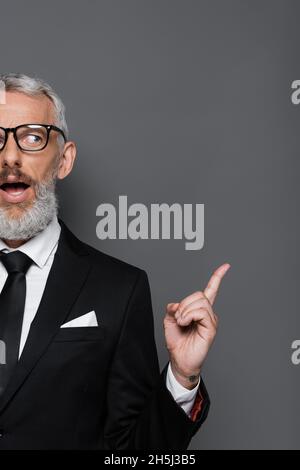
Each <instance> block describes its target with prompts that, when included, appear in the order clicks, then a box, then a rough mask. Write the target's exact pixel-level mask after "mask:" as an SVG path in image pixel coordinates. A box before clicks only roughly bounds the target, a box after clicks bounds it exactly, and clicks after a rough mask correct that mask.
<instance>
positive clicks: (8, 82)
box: [0, 73, 69, 139]
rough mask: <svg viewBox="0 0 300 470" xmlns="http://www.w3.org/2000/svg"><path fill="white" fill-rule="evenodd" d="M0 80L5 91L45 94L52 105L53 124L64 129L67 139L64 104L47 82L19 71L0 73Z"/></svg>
mask: <svg viewBox="0 0 300 470" xmlns="http://www.w3.org/2000/svg"><path fill="white" fill-rule="evenodd" d="M1 82H2V84H4V86H5V91H19V92H20V93H24V94H25V95H29V96H40V95H45V96H47V97H48V98H49V99H50V100H51V101H52V103H53V106H54V111H55V115H56V116H55V119H56V122H55V125H57V126H58V127H60V128H61V129H62V130H63V131H64V133H65V136H66V139H68V135H69V131H68V126H67V122H66V116H65V110H66V108H65V105H64V103H63V102H62V100H61V98H60V97H59V96H58V95H57V93H56V92H55V91H54V90H53V88H52V87H51V86H50V85H49V84H48V83H47V82H45V81H44V80H42V79H41V78H37V77H29V76H27V75H24V74H21V73H7V74H0V83H1Z"/></svg>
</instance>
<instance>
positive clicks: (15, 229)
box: [0, 178, 58, 240]
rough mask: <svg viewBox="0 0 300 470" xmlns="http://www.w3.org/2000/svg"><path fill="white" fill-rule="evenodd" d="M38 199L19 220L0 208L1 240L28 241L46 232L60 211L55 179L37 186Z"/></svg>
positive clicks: (25, 210)
mask: <svg viewBox="0 0 300 470" xmlns="http://www.w3.org/2000/svg"><path fill="white" fill-rule="evenodd" d="M35 193H36V198H35V200H34V202H33V204H32V206H31V207H29V208H26V209H24V212H23V214H22V215H21V216H20V217H18V218H12V217H10V216H9V215H8V214H7V211H6V209H5V208H3V207H1V208H0V238H3V239H6V240H28V239H30V238H32V237H35V235H37V234H38V233H39V232H41V231H42V230H44V229H45V228H46V227H47V225H48V224H49V223H50V222H51V220H52V219H53V217H54V216H55V215H56V214H57V211H58V199H57V195H56V192H55V179H54V178H53V179H52V181H50V182H49V181H48V182H46V183H37V184H36V185H35Z"/></svg>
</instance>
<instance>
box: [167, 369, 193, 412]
mask: <svg viewBox="0 0 300 470" xmlns="http://www.w3.org/2000/svg"><path fill="white" fill-rule="evenodd" d="M200 380H201V378H200V377H199V380H198V383H197V385H196V386H195V387H194V388H192V390H189V389H188V388H185V387H183V386H182V385H181V384H180V383H179V382H178V381H177V380H176V378H175V376H174V374H173V371H172V368H171V364H170V362H169V365H168V371H167V376H166V386H167V389H168V390H169V392H170V393H171V395H172V396H173V398H174V400H175V401H176V403H177V404H178V405H179V406H181V408H182V409H183V410H184V411H185V413H186V414H187V415H188V416H190V412H191V410H192V408H193V404H194V401H195V398H196V395H197V391H198V388H199V385H200Z"/></svg>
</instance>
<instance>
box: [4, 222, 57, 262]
mask: <svg viewBox="0 0 300 470" xmlns="http://www.w3.org/2000/svg"><path fill="white" fill-rule="evenodd" d="M60 232H61V227H60V224H59V222H58V219H57V216H56V215H55V216H54V218H53V219H52V220H51V222H50V223H49V224H48V225H47V227H46V228H45V229H44V230H43V231H42V232H40V233H38V234H37V235H36V236H35V237H33V238H31V239H30V240H28V242H26V243H24V244H23V245H21V246H20V247H19V248H15V249H14V248H10V247H9V246H7V245H6V243H4V241H3V240H1V239H0V251H2V250H8V251H15V250H19V251H22V252H23V253H25V254H26V255H28V256H29V257H30V258H31V259H32V260H33V261H34V263H36V264H37V265H38V266H39V267H40V268H42V267H43V266H45V264H46V262H47V260H48V258H49V256H50V255H51V253H52V251H53V249H54V248H55V246H56V245H57V243H58V240H59V236H60Z"/></svg>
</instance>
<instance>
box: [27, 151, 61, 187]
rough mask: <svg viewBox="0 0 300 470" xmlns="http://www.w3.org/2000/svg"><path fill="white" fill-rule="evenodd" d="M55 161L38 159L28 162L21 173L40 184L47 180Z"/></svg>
mask: <svg viewBox="0 0 300 470" xmlns="http://www.w3.org/2000/svg"><path fill="white" fill-rule="evenodd" d="M54 164H55V159H54V158H53V159H49V158H42V157H41V158H39V159H38V160H35V161H31V162H28V165H27V166H26V167H25V165H24V167H23V172H24V173H26V174H27V175H28V176H30V177H31V178H32V179H33V180H34V181H37V182H40V181H44V180H45V179H47V177H48V176H49V174H51V173H52V172H53V169H54Z"/></svg>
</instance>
